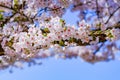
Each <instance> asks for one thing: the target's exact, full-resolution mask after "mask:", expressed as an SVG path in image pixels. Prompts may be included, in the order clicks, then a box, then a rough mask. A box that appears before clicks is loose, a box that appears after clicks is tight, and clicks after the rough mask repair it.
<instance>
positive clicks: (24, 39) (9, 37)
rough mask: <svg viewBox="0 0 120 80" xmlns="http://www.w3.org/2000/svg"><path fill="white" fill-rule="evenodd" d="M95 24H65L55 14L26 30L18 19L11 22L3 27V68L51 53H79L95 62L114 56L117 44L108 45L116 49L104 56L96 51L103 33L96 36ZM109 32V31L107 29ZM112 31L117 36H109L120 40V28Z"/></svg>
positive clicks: (71, 54) (69, 56)
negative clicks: (94, 31) (88, 45)
mask: <svg viewBox="0 0 120 80" xmlns="http://www.w3.org/2000/svg"><path fill="white" fill-rule="evenodd" d="M91 27H92V26H91V25H89V24H88V23H86V22H85V21H84V20H83V21H81V22H79V27H78V28H75V26H70V25H67V24H65V21H64V20H63V19H61V18H60V17H51V18H49V20H48V21H41V22H40V24H39V26H35V25H33V24H31V25H29V26H28V30H27V31H24V27H23V26H20V25H19V24H18V23H16V22H12V23H8V24H6V25H4V27H3V29H2V30H1V35H2V36H1V39H2V42H1V45H2V48H3V49H4V54H5V56H4V55H3V56H1V57H2V59H1V64H0V68H4V67H5V66H9V65H13V64H14V65H16V64H15V62H16V61H28V62H29V61H30V60H31V59H32V58H46V57H50V56H55V57H57V58H72V57H78V56H79V57H81V58H83V59H84V60H85V61H87V62H91V63H94V62H98V61H104V60H106V59H108V58H109V56H112V59H113V58H114V53H111V52H113V50H112V48H113V47H114V48H116V49H117V47H116V46H111V45H108V46H109V47H106V48H108V50H109V51H110V50H112V51H110V52H103V53H101V55H94V54H93V53H94V52H95V50H97V48H99V45H97V43H99V42H100V41H101V40H100V38H99V37H100V36H96V37H98V38H96V39H94V37H93V35H92V33H91ZM107 33H108V31H106V34H107ZM109 33H111V35H112V36H113V37H109V39H111V40H113V39H114V40H115V39H117V40H118V39H119V36H117V35H118V34H120V33H119V29H112V30H109ZM95 34H99V33H95ZM106 39H108V38H106ZM85 44H92V45H91V46H90V47H86V46H81V45H85ZM94 46H97V47H94ZM106 46H107V45H106ZM93 48H94V50H93ZM49 49H50V50H49ZM108 54H109V55H108ZM4 58H5V60H4ZM6 59H7V60H6ZM11 59H12V60H11Z"/></svg>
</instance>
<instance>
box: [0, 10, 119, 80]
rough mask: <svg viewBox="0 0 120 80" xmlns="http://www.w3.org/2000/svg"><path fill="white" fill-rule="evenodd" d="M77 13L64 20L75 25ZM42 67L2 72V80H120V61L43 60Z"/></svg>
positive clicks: (25, 67)
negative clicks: (94, 62) (92, 62)
mask: <svg viewBox="0 0 120 80" xmlns="http://www.w3.org/2000/svg"><path fill="white" fill-rule="evenodd" d="M77 14H78V12H77V13H69V11H67V13H66V15H65V16H63V18H64V19H65V20H66V21H67V23H69V24H75V22H76V20H79V19H78V18H77ZM41 61H42V62H43V64H42V65H39V66H32V67H27V65H26V64H25V66H24V69H23V70H21V69H15V68H14V69H13V71H14V72H13V73H12V74H10V73H9V70H8V69H7V70H4V71H0V80H120V69H119V68H120V61H118V60H115V61H110V62H99V63H96V64H89V63H87V62H82V61H81V59H80V58H77V59H74V58H73V59H66V60H62V59H58V60H56V59H55V58H48V59H43V60H41Z"/></svg>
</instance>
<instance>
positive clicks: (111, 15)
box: [105, 6, 120, 24]
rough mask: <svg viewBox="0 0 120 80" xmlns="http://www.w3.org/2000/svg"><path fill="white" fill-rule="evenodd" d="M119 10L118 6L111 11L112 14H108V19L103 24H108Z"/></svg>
mask: <svg viewBox="0 0 120 80" xmlns="http://www.w3.org/2000/svg"><path fill="white" fill-rule="evenodd" d="M119 9H120V6H119V7H118V8H117V9H116V10H115V11H113V13H111V14H110V16H109V18H108V19H107V21H106V22H105V24H107V23H108V22H109V20H110V19H111V18H112V17H113V16H114V14H115V13H116V12H117V11H118V10H119Z"/></svg>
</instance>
